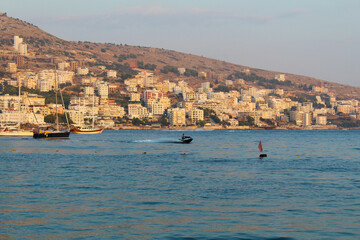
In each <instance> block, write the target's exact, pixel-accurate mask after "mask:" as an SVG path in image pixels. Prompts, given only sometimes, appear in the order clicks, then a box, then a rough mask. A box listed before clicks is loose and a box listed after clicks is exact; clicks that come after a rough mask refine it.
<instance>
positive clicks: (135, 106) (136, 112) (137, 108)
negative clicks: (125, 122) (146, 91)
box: [128, 103, 149, 118]
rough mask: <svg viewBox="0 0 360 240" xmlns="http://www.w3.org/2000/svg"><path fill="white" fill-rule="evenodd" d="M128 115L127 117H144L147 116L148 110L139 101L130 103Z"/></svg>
mask: <svg viewBox="0 0 360 240" xmlns="http://www.w3.org/2000/svg"><path fill="white" fill-rule="evenodd" d="M128 115H129V118H145V117H148V116H149V112H148V110H147V109H146V107H143V106H141V104H140V103H131V104H129V105H128Z"/></svg>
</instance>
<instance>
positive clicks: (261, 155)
mask: <svg viewBox="0 0 360 240" xmlns="http://www.w3.org/2000/svg"><path fill="white" fill-rule="evenodd" d="M264 157H267V154H265V153H262V154H260V155H259V158H264Z"/></svg>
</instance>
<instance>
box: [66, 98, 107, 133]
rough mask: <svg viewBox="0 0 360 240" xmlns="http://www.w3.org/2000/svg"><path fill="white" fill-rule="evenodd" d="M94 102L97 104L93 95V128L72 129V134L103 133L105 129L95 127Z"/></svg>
mask: <svg viewBox="0 0 360 240" xmlns="http://www.w3.org/2000/svg"><path fill="white" fill-rule="evenodd" d="M94 102H95V95H94V94H93V103H92V125H91V126H81V127H78V128H74V129H71V132H72V133H76V134H100V133H102V131H103V130H104V129H102V128H98V127H95V115H94ZM79 107H80V99H79Z"/></svg>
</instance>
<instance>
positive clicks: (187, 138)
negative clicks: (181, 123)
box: [179, 136, 193, 143]
mask: <svg viewBox="0 0 360 240" xmlns="http://www.w3.org/2000/svg"><path fill="white" fill-rule="evenodd" d="M192 140H193V139H192V137H189V136H183V137H182V138H180V139H179V141H180V142H179V143H190V142H191V141H192Z"/></svg>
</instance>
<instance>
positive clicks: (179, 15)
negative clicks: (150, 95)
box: [0, 0, 360, 87]
mask: <svg viewBox="0 0 360 240" xmlns="http://www.w3.org/2000/svg"><path fill="white" fill-rule="evenodd" d="M0 12H7V14H8V16H10V17H14V18H19V19H22V20H25V21H28V22H30V23H33V24H34V25H36V26H38V27H40V28H41V29H43V30H45V31H47V32H49V33H50V34H53V35H55V36H57V37H60V38H62V39H65V40H71V41H91V42H107V43H117V44H120V43H122V44H128V45H133V46H145V47H156V48H164V49H170V50H175V51H179V52H184V53H191V54H195V55H199V56H204V57H209V58H214V59H218V60H223V61H228V62H231V63H235V64H240V65H245V66H249V67H254V68H260V69H265V70H272V71H278V72H283V73H293V74H299V75H305V76H309V77H315V78H319V79H322V80H325V81H331V82H337V83H342V84H347V85H352V86H357V87H360V14H359V12H360V0H102V1H99V0H61V1H50V0H31V1H29V0H1V1H0Z"/></svg>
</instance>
